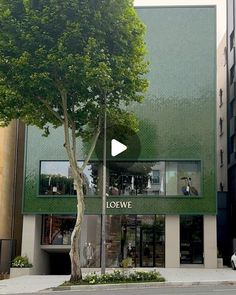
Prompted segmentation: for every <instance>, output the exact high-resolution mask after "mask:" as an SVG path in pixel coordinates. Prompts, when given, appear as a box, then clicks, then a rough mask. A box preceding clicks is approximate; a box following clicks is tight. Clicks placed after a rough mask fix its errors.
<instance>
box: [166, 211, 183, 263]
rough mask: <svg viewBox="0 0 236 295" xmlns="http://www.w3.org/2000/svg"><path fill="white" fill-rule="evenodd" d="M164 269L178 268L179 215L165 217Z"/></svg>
mask: <svg viewBox="0 0 236 295" xmlns="http://www.w3.org/2000/svg"><path fill="white" fill-rule="evenodd" d="M165 237H166V240H165V267H179V266H180V220H179V215H166V217H165Z"/></svg>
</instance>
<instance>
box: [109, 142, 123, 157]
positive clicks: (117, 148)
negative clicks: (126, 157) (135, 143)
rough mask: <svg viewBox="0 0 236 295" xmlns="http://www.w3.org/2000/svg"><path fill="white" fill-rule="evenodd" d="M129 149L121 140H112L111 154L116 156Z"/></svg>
mask: <svg viewBox="0 0 236 295" xmlns="http://www.w3.org/2000/svg"><path fill="white" fill-rule="evenodd" d="M125 150H127V146H126V145H124V144H123V143H121V142H119V141H118V140H116V139H112V141H111V155H112V157H115V156H117V155H119V154H121V153H123V152H124V151H125Z"/></svg>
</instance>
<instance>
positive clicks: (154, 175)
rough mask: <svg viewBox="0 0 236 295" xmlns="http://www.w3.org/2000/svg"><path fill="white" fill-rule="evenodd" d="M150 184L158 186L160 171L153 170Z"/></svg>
mask: <svg viewBox="0 0 236 295" xmlns="http://www.w3.org/2000/svg"><path fill="white" fill-rule="evenodd" d="M151 180H152V184H160V170H153V171H152V174H151Z"/></svg>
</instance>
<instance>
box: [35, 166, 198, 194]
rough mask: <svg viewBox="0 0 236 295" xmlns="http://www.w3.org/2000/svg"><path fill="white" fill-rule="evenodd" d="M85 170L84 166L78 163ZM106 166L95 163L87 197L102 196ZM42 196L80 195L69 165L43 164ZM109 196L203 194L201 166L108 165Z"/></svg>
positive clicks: (89, 170) (86, 186)
mask: <svg viewBox="0 0 236 295" xmlns="http://www.w3.org/2000/svg"><path fill="white" fill-rule="evenodd" d="M78 165H79V166H81V165H82V162H81V161H80V162H78ZM102 170H103V169H102V163H101V162H98V161H97V162H92V163H90V164H89V165H87V166H86V168H85V170H84V173H83V180H84V185H83V190H84V194H85V195H86V196H94V195H99V196H101V192H102V179H103V178H102ZM39 194H40V195H45V196H46V195H48V196H52V195H55V196H60V195H61V196H64V195H76V190H75V187H74V180H73V177H72V173H71V169H70V166H69V162H68V161H41V168H40V185H39ZM107 194H108V195H109V196H165V195H167V196H176V195H194V196H197V195H199V194H200V162H199V161H188V162H187V161H178V162H176V161H175V162H174V161H171V162H165V161H157V162H151V161H150V162H142V161H140V162H113V161H110V162H109V161H108V162H107Z"/></svg>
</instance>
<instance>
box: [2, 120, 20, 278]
mask: <svg viewBox="0 0 236 295" xmlns="http://www.w3.org/2000/svg"><path fill="white" fill-rule="evenodd" d="M23 155H24V126H23V124H21V123H19V122H18V121H13V122H12V123H11V124H10V125H9V127H6V128H0V273H1V272H9V269H10V268H9V267H10V263H11V260H12V258H13V256H15V255H16V254H18V255H19V254H20V252H21V237H22V215H21V205H22V204H21V202H22V182H23V174H22V173H23V162H24V161H23Z"/></svg>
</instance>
